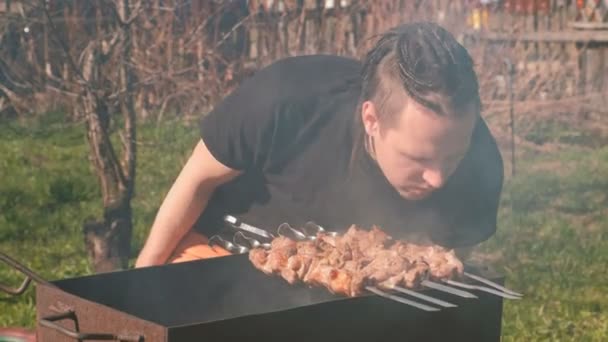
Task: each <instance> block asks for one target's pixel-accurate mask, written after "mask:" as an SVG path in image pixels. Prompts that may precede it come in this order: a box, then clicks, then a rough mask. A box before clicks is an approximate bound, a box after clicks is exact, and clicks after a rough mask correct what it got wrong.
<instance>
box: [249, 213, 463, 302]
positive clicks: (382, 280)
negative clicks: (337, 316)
mask: <svg viewBox="0 0 608 342" xmlns="http://www.w3.org/2000/svg"><path fill="white" fill-rule="evenodd" d="M249 259H250V261H251V262H252V264H253V265H254V266H255V267H256V268H258V269H259V270H261V271H262V272H264V273H265V274H269V275H271V274H276V275H280V276H281V277H282V278H283V279H285V280H286V281H287V282H288V283H290V284H296V283H298V282H302V283H305V284H308V285H310V286H324V287H326V288H327V289H328V290H329V291H331V292H332V293H336V294H342V295H345V296H357V295H360V294H361V293H362V292H363V290H364V288H365V285H373V286H377V287H379V288H384V289H391V288H393V287H394V286H404V287H408V288H416V287H418V286H420V283H421V282H422V281H423V280H424V279H426V278H427V277H430V278H434V279H451V278H454V277H458V276H459V275H461V274H462V272H463V266H462V263H461V262H460V261H459V260H458V259H457V258H456V256H455V254H454V252H453V251H448V250H446V249H444V248H442V247H440V246H435V245H428V246H425V245H415V244H411V243H406V242H403V241H393V240H392V239H391V238H390V237H389V236H388V235H387V234H386V233H385V232H383V231H382V230H381V229H379V228H378V227H375V226H374V227H372V229H371V230H369V231H366V230H363V229H360V228H358V227H356V226H354V225H353V226H351V227H350V228H349V229H348V231H347V232H346V233H345V234H344V235H342V236H330V235H327V234H324V233H319V234H317V238H316V239H315V240H313V241H297V242H296V241H294V240H291V239H289V238H286V237H278V238H276V239H274V240H273V241H272V243H271V248H270V249H269V250H264V249H261V248H256V249H252V250H251V251H250V253H249Z"/></svg>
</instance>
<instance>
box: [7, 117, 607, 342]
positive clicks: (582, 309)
mask: <svg viewBox="0 0 608 342" xmlns="http://www.w3.org/2000/svg"><path fill="white" fill-rule="evenodd" d="M43 118H44V119H36V120H33V121H25V122H1V123H0V156H1V157H0V250H1V251H3V252H5V253H8V254H9V255H11V256H13V257H14V258H16V259H18V260H19V261H21V262H23V263H24V264H25V265H27V266H28V267H30V268H32V269H33V270H35V271H36V272H39V273H40V274H41V275H42V276H43V277H44V278H46V279H49V280H54V279H60V278H67V277H74V276H79V275H84V274H89V273H90V272H91V269H90V268H89V266H88V263H87V259H86V254H85V251H84V244H83V238H82V234H81V224H82V222H83V221H84V220H85V218H86V217H87V216H89V215H93V214H97V213H99V211H100V208H101V203H100V195H99V192H98V187H97V184H96V180H95V178H94V177H93V173H92V170H91V169H90V167H89V163H88V160H87V145H86V141H85V137H84V127H83V125H82V124H81V123H80V124H78V123H66V120H65V118H63V116H62V115H61V114H60V113H57V114H53V115H46V116H44V117H43ZM527 124H530V125H537V126H538V128H537V129H534V130H529V131H530V132H533V133H531V134H532V135H530V136H528V137H527V138H528V141H532V142H535V143H542V145H535V147H533V145H531V144H532V143H529V144H527V145H524V146H522V147H518V153H517V174H516V176H515V177H511V176H510V174H509V169H507V170H506V174H507V180H506V183H505V188H504V195H503V200H502V205H501V210H500V217H499V228H498V233H497V234H496V235H495V236H494V237H492V238H491V239H490V240H489V241H487V242H485V243H484V244H482V245H481V246H480V248H479V250H478V251H477V252H476V253H475V255H474V257H475V258H477V259H482V260H484V262H486V263H492V264H494V265H496V267H497V268H498V269H499V270H503V271H504V272H505V274H506V276H507V284H508V286H509V287H511V288H513V289H516V290H517V291H520V292H523V293H525V294H526V296H525V298H524V299H523V300H521V301H507V302H506V303H505V311H504V320H503V340H504V341H606V340H608V276H607V274H606V265H607V264H608V209H607V207H608V146H607V145H606V144H604V143H601V141H600V142H594V140H593V139H594V137H593V136H589V135H588V134H587V133H586V132H585V131H583V129H582V128H581V129H577V128H576V125H574V126H572V125H566V126H564V125H553V124H551V123H548V124H547V123H546V122H543V123H542V125H541V124H538V123H533V122H532V123H527ZM197 132H198V130H197V128H196V126H194V125H190V126H189V125H186V124H184V123H181V122H165V123H163V124H161V125H160V126H157V125H156V124H142V125H141V126H140V132H139V139H140V141H139V146H138V148H139V157H138V158H139V163H138V170H137V186H136V197H135V199H134V203H133V205H134V224H135V233H134V234H135V236H134V241H133V250H134V252H135V253H134V255H136V254H137V251H138V250H139V248H140V247H141V244H142V242H143V239H144V237H145V235H146V234H147V230H148V228H149V227H150V225H151V223H152V220H153V218H154V215H155V213H156V210H157V208H158V206H159V204H160V202H161V201H162V199H163V196H164V195H165V193H166V191H167V190H168V188H169V186H170V185H171V182H172V181H173V179H174V178H175V176H176V175H177V172H178V171H179V169H180V167H181V165H182V164H183V163H184V161H185V159H186V158H187V156H188V154H189V152H190V149H191V148H192V146H193V145H194V143H195V141H196V139H197ZM573 136H574V137H581V136H584V137H586V138H585V139H582V140H581V139H578V140H577V139H565V137H566V138H568V137H573ZM581 141H582V142H581ZM507 147H508V146H507ZM503 153H504V157H505V159H509V158H510V155H509V153H510V152H509V150H508V148H505V149H504V150H503ZM507 167H509V166H508V165H507ZM20 279H21V277H19V276H18V275H17V274H16V273H15V272H12V271H9V269H8V268H7V267H5V266H3V265H0V282H2V283H10V284H13V285H18V284H19V282H20ZM34 306H35V298H34V291H33V288H32V287H30V289H29V290H28V291H27V292H26V294H25V295H23V296H21V297H17V298H10V297H8V296H5V295H3V294H0V327H5V326H25V327H33V326H34V319H35V309H34Z"/></svg>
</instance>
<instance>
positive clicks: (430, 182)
mask: <svg viewBox="0 0 608 342" xmlns="http://www.w3.org/2000/svg"><path fill="white" fill-rule="evenodd" d="M376 108H377V107H375V106H374V105H373V103H371V102H366V103H364V105H363V108H362V109H363V110H362V116H363V123H364V126H365V130H366V132H367V134H368V135H369V136H370V137H371V138H372V141H373V147H372V151H373V152H372V154H373V155H374V158H375V159H376V161H377V163H378V165H379V166H380V169H381V170H382V172H383V173H384V176H385V177H386V178H387V180H388V181H389V183H390V184H391V185H392V186H393V187H394V188H395V189H396V190H397V191H398V192H399V194H400V195H401V196H402V197H403V198H406V199H410V200H420V199H424V198H426V197H428V196H429V195H431V194H432V193H433V192H434V191H436V190H437V189H439V188H441V187H442V186H443V185H444V184H445V183H446V181H447V179H448V178H449V177H450V176H451V175H452V173H454V171H455V170H456V168H457V167H458V164H459V163H460V161H461V160H462V158H463V157H464V155H465V154H466V152H467V150H468V148H469V144H470V140H471V135H472V133H473V129H474V127H475V121H476V115H474V114H473V113H466V114H464V115H462V116H460V117H457V118H455V117H451V116H439V115H437V114H435V113H433V112H431V111H430V110H429V109H426V108H425V107H423V106H421V105H419V104H418V103H416V102H414V101H413V100H408V101H407V104H406V105H405V106H404V107H403V109H402V111H401V113H400V114H399V115H398V116H397V117H396V118H395V119H394V120H393V122H389V121H390V120H386V121H387V122H384V121H383V122H380V121H379V120H378V115H377V112H376V110H377V109H376Z"/></svg>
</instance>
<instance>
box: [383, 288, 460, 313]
mask: <svg viewBox="0 0 608 342" xmlns="http://www.w3.org/2000/svg"><path fill="white" fill-rule="evenodd" d="M392 289H393V290H395V291H398V292H401V293H404V294H407V295H410V296H412V297H417V298H420V299H423V300H426V301H428V302H431V303H433V304H437V305H439V306H443V307H444V308H455V307H457V306H458V305H455V304H452V303H448V302H446V301H443V300H441V299H437V298H433V297H431V296H427V295H425V294H422V293H418V292H416V291H412V290H409V289H406V288H404V287H401V286H393V287H392Z"/></svg>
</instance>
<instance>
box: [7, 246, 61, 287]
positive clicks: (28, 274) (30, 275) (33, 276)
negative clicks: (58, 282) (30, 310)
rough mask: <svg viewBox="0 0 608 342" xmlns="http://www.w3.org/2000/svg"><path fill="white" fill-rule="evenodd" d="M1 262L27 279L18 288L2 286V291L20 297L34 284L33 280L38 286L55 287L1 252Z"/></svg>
mask: <svg viewBox="0 0 608 342" xmlns="http://www.w3.org/2000/svg"><path fill="white" fill-rule="evenodd" d="M0 260H2V261H3V262H4V263H5V264H7V265H9V266H11V267H12V268H14V269H15V270H17V271H19V272H21V273H23V274H24V275H25V279H24V280H23V283H21V286H19V287H18V288H12V287H9V286H6V285H3V284H0V291H4V292H6V293H8V294H11V295H13V296H18V295H20V294H22V293H23V292H25V290H27V288H28V286H29V285H30V283H31V282H32V280H34V281H35V282H36V283H38V284H45V285H48V286H53V285H51V284H50V283H49V282H47V281H46V280H44V279H43V278H42V277H41V276H39V275H38V274H36V273H34V271H32V270H30V269H29V268H27V267H25V266H24V265H22V264H21V263H19V262H18V261H17V260H15V259H13V258H11V257H10V256H8V255H6V254H4V253H2V252H0Z"/></svg>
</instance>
